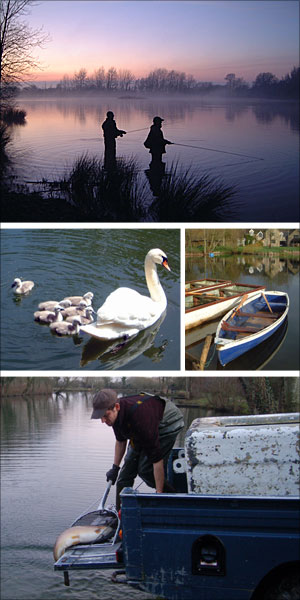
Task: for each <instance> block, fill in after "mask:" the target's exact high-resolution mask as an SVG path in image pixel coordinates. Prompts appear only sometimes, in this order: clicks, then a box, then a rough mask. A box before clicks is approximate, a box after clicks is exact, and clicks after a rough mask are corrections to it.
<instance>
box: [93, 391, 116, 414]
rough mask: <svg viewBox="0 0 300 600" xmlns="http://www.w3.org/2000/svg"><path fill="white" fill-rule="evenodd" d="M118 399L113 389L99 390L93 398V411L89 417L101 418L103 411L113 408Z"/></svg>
mask: <svg viewBox="0 0 300 600" xmlns="http://www.w3.org/2000/svg"><path fill="white" fill-rule="evenodd" d="M117 401H118V396H117V393H116V392H115V390H108V389H107V390H105V389H104V390H100V392H97V394H96V395H95V396H94V399H93V412H92V416H91V419H101V417H103V415H104V413H105V412H106V411H107V410H108V409H109V408H113V406H114V405H115V403H116V402H117Z"/></svg>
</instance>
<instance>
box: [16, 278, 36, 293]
mask: <svg viewBox="0 0 300 600" xmlns="http://www.w3.org/2000/svg"><path fill="white" fill-rule="evenodd" d="M11 287H13V288H15V289H14V293H15V294H28V292H30V291H31V290H32V288H33V287H34V282H33V281H21V279H19V277H16V278H15V279H14V282H13V283H12V284H11Z"/></svg>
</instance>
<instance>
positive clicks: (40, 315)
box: [33, 305, 63, 323]
mask: <svg viewBox="0 0 300 600" xmlns="http://www.w3.org/2000/svg"><path fill="white" fill-rule="evenodd" d="M61 311H62V307H61V306H59V305H57V306H55V308H54V311H51V310H37V311H36V312H35V313H34V315H33V316H34V320H35V321H38V322H39V323H54V322H56V321H62V320H63V317H62V314H61Z"/></svg>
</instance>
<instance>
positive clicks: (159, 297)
mask: <svg viewBox="0 0 300 600" xmlns="http://www.w3.org/2000/svg"><path fill="white" fill-rule="evenodd" d="M145 276H146V281H147V286H148V290H149V292H150V296H151V299H152V300H153V302H164V303H165V304H167V298H166V294H165V292H164V290H163V288H162V286H161V283H160V281H159V278H158V274H157V268H156V264H155V263H154V262H153V260H152V258H151V257H149V256H146V258H145Z"/></svg>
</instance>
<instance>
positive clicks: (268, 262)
mask: <svg viewBox="0 0 300 600" xmlns="http://www.w3.org/2000/svg"><path fill="white" fill-rule="evenodd" d="M299 269H300V263H299V257H298V260H296V258H295V259H285V258H279V257H278V255H276V254H275V253H274V254H270V255H263V256H262V255H254V256H253V255H246V254H245V255H243V256H237V255H234V256H230V257H226V258H222V257H219V256H215V257H214V258H209V257H205V258H203V257H187V258H186V274H185V277H186V281H190V280H192V279H198V278H199V279H203V278H204V277H209V278H213V279H228V280H230V281H234V282H237V283H249V284H253V285H265V286H266V290H279V291H280V290H281V291H284V292H287V294H288V295H289V299H290V309H289V313H288V323H287V327H283V328H280V331H279V332H278V334H274V337H273V336H272V339H271V338H269V340H267V341H266V342H264V343H263V344H260V345H259V346H257V347H256V348H255V349H253V350H251V351H249V352H247V353H245V354H244V355H243V356H241V357H240V358H239V359H236V360H235V361H232V362H231V363H228V365H226V367H222V366H221V364H220V363H219V361H218V356H217V352H216V350H215V346H214V344H212V346H211V348H210V351H209V354H208V358H207V361H206V367H205V368H206V369H210V370H211V369H218V370H219V369H220V370H243V371H244V370H256V369H270V370H274V371H281V370H287V371H288V370H296V371H298V369H299ZM219 320H220V319H217V320H216V321H212V322H208V323H207V324H205V325H204V326H203V327H200V328H197V329H196V328H194V329H193V330H190V333H189V334H187V335H186V344H187V343H190V345H189V346H188V347H186V351H187V354H188V355H189V356H190V357H194V358H195V359H196V360H199V359H200V356H201V353H202V350H203V344H204V340H205V337H206V335H213V336H214V333H215V331H216V328H217V325H218V323H219ZM192 335H193V336H194V338H193V339H192V337H191V336H192ZM197 340H198V342H197ZM190 368H191V361H190V360H188V361H187V369H190Z"/></svg>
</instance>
